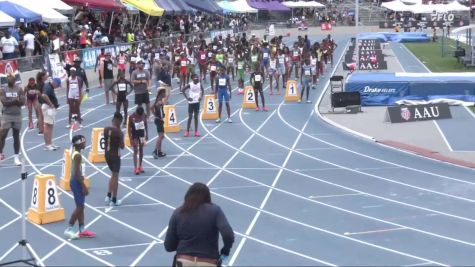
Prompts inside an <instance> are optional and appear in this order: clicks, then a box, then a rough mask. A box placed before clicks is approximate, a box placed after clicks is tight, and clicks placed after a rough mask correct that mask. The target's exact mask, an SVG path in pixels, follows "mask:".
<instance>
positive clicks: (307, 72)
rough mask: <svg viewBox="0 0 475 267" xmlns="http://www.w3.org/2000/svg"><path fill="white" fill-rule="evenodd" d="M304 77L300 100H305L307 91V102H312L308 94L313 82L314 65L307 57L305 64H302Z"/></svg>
mask: <svg viewBox="0 0 475 267" xmlns="http://www.w3.org/2000/svg"><path fill="white" fill-rule="evenodd" d="M301 73H302V78H301V80H300V83H301V84H302V92H300V99H299V101H298V102H301V100H303V94H304V92H306V96H307V103H311V102H312V101H310V99H308V94H309V91H310V86H311V83H312V65H310V58H306V59H305V61H304V64H303V65H302V72H301Z"/></svg>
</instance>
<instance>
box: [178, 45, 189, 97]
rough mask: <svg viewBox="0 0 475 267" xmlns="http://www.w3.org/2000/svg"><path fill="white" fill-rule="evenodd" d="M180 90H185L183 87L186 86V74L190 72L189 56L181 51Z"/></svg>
mask: <svg viewBox="0 0 475 267" xmlns="http://www.w3.org/2000/svg"><path fill="white" fill-rule="evenodd" d="M179 61H180V92H182V91H183V87H185V83H186V76H187V73H188V67H187V65H188V58H187V57H186V55H185V52H183V53H181V56H180V59H179Z"/></svg>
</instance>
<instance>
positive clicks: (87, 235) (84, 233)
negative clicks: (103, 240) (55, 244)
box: [79, 230, 96, 238]
mask: <svg viewBox="0 0 475 267" xmlns="http://www.w3.org/2000/svg"><path fill="white" fill-rule="evenodd" d="M79 237H80V238H93V237H96V234H95V233H94V232H91V231H89V230H85V231H82V232H80V233H79Z"/></svg>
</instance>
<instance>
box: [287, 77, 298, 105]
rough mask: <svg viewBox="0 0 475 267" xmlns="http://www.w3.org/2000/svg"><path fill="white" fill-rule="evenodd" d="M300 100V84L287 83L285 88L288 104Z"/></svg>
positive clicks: (291, 81)
mask: <svg viewBox="0 0 475 267" xmlns="http://www.w3.org/2000/svg"><path fill="white" fill-rule="evenodd" d="M299 99H300V96H299V90H298V84H297V82H296V81H294V80H289V81H287V84H286V87H285V101H286V102H296V101H298V100H299Z"/></svg>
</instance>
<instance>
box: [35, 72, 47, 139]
mask: <svg viewBox="0 0 475 267" xmlns="http://www.w3.org/2000/svg"><path fill="white" fill-rule="evenodd" d="M47 79H48V73H47V72H46V71H40V72H38V73H37V74H36V89H37V90H38V91H39V95H40V96H41V94H43V86H44V85H45V82H46V80H47ZM43 102H44V101H43V98H42V97H39V98H38V103H40V106H41V104H43ZM37 126H38V134H43V128H44V125H43V112H42V110H41V108H40V109H39V112H38V121H37Z"/></svg>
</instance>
